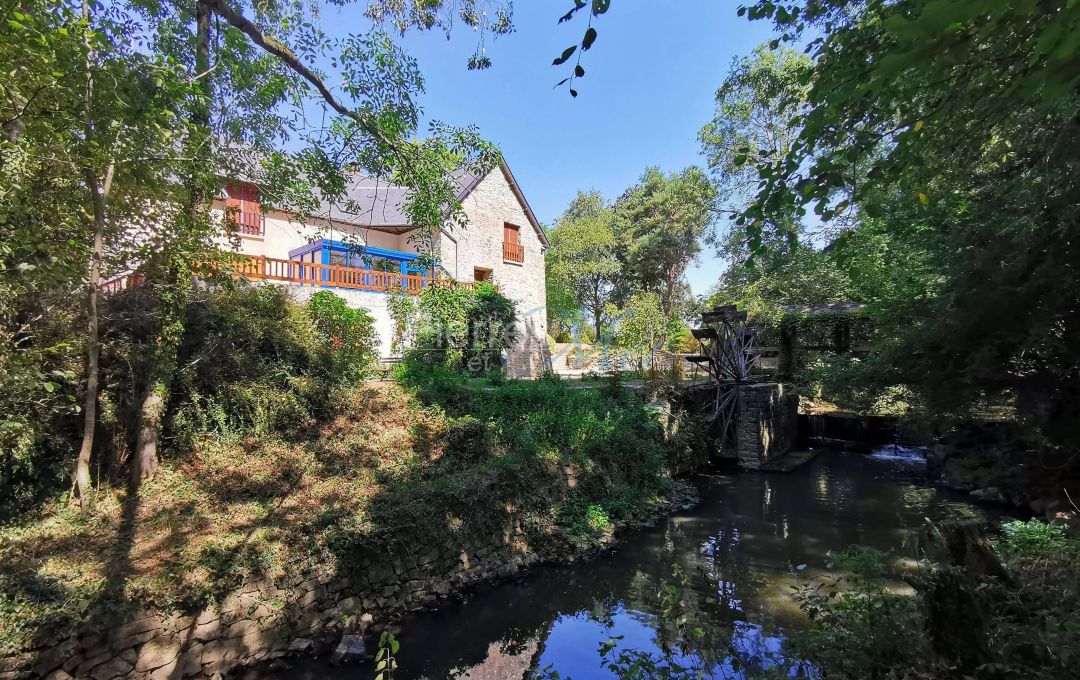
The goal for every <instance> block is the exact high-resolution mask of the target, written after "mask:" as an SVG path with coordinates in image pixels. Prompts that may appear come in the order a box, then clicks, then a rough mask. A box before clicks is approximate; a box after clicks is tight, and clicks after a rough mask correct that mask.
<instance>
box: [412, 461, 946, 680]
mask: <svg viewBox="0 0 1080 680" xmlns="http://www.w3.org/2000/svg"><path fill="white" fill-rule="evenodd" d="M962 507H967V506H962ZM947 512H948V510H947V508H946V504H945V503H942V501H941V496H940V495H939V493H938V492H937V491H935V490H934V489H929V488H925V487H919V486H917V485H914V484H912V483H910V480H905V479H899V480H898V479H896V478H895V477H890V476H889V473H888V471H887V470H883V469H882V467H881V466H880V465H866V464H864V461H863V460H862V459H859V458H855V457H830V456H829V455H828V454H825V455H823V456H821V457H819V459H818V460H817V461H815V462H814V463H811V465H810V467H808V468H805V469H804V470H803V471H800V472H796V473H794V474H791V475H777V476H765V475H763V474H738V475H731V476H724V477H720V478H717V479H716V480H715V482H714V483H713V486H712V488H711V489H707V490H706V491H705V492H704V493H703V501H702V504H701V505H700V506H699V507H698V508H697V509H696V510H695V511H693V512H692V513H690V514H689V515H684V516H680V517H672V518H669V519H668V520H667V521H665V522H664V523H663V525H662V526H661V527H658V528H657V529H655V530H653V531H646V532H643V533H641V534H638V535H637V537H629V538H628V540H627V542H626V543H625V544H624V545H623V546H622V547H621V548H620V549H619V550H618V551H617V552H615V553H612V554H610V555H606V556H602V557H599V558H598V559H596V560H593V561H589V562H583V563H580V564H577V565H574V566H573V567H570V568H567V569H551V570H538V571H536V572H534V574H533V576H532V577H531V578H530V580H529V581H528V583H527V585H504V586H500V587H498V588H496V589H495V590H493V591H492V592H490V593H488V594H477V595H475V596H474V597H473V599H472V601H471V602H470V603H469V604H468V605H467V606H464V607H462V608H460V609H459V611H457V612H456V613H454V614H447V615H446V616H443V617H441V618H440V617H439V615H438V614H436V615H434V616H433V617H432V616H430V615H429V616H428V617H426V620H428V621H432V622H433V623H428V624H422V625H423V626H424V627H425V628H426V630H425V631H424V632H421V633H420V634H419V635H418V636H417V637H418V638H420V640H417V642H416V643H414V644H416V647H413V649H418V648H419V647H420V646H423V647H424V656H426V657H427V659H431V660H432V661H431V662H426V661H425V662H424V663H423V671H424V672H425V673H427V676H428V677H429V678H433V679H434V678H444V677H447V672H446V670H447V669H448V668H458V669H472V668H474V667H480V668H484V667H485V666H484V664H492V663H494V662H495V661H498V662H500V663H502V662H505V663H510V662H509V661H508V660H506V659H504V658H502V657H514V658H521V657H523V656H527V655H526V654H525V652H527V651H529V649H534V651H533V653H532V655H531V657H530V659H529V665H530V666H532V667H533V669H534V670H535V669H536V665H537V663H539V659H540V657H541V655H544V651H545V645H547V647H548V649H547V653H546V655H545V656H546V658H547V660H548V661H551V660H552V659H555V658H566V657H565V654H566V653H567V650H565V649H558V648H557V646H558V645H576V646H575V647H574V649H575V650H576V651H577V652H584V656H583V657H582V658H585V659H587V660H588V662H595V666H593V667H591V668H582V669H580V670H579V672H578V673H573V674H572V675H573V676H574V677H591V676H593V675H595V674H596V673H597V671H598V668H599V663H600V658H599V655H598V654H597V653H596V649H595V648H594V644H595V643H594V640H593V637H588V639H584V638H582V637H580V636H579V637H577V638H575V637H574V635H569V636H567V635H566V632H567V631H568V630H571V629H570V628H561V629H560V630H561V631H562V633H563V635H562V636H561V637H560V635H559V633H558V631H557V630H556V629H557V628H558V627H559V626H561V625H563V624H566V625H567V626H571V625H574V624H576V625H580V623H581V622H582V621H588V622H591V623H590V625H589V626H587V627H586V630H588V631H589V635H590V636H595V635H602V634H604V633H608V634H611V635H620V634H622V633H623V632H625V631H628V630H629V631H632V632H633V634H634V635H636V636H637V638H636V639H637V642H638V643H640V644H641V645H643V647H644V649H643V651H646V652H650V653H659V652H660V650H661V649H662V648H663V647H664V646H665V645H669V646H674V644H675V642H676V639H677V638H678V637H679V626H678V625H677V624H676V623H675V618H676V617H666V618H662V617H659V616H658V615H659V613H660V611H661V607H660V602H659V597H658V595H657V591H658V590H659V587H660V583H661V580H662V579H667V580H669V581H670V580H671V570H672V566H673V565H674V564H678V565H680V566H681V568H682V569H683V571H684V573H685V574H686V577H687V581H688V582H687V585H686V586H685V587H683V588H681V589H680V593H679V595H680V597H679V606H678V615H677V616H686V619H687V622H686V628H688V629H693V628H701V630H702V633H703V634H702V636H701V637H700V638H699V637H692V638H690V640H689V643H690V644H689V645H688V651H689V655H690V656H692V657H693V658H694V659H696V660H697V661H698V662H700V663H701V665H702V666H704V667H707V668H710V669H712V670H714V671H715V673H714V675H715V677H720V678H738V677H742V671H741V670H740V669H747V668H761V667H767V666H770V665H774V664H777V663H781V664H783V665H789V662H788V661H787V660H786V659H783V632H782V630H779V629H778V628H777V626H783V627H788V628H790V627H791V626H793V625H797V624H798V618H797V617H798V612H797V610H796V609H795V608H794V606H793V607H791V608H788V607H784V606H782V605H783V603H781V601H780V599H782V598H784V597H786V595H785V593H786V592H787V583H788V582H789V581H790V582H797V580H798V578H801V577H793V576H792V575H791V574H790V571H791V570H792V569H793V568H794V565H798V564H803V563H807V564H810V565H811V567H815V568H816V567H823V566H824V564H825V561H826V558H825V552H826V551H827V550H833V551H837V550H843V549H845V548H847V547H848V546H849V545H851V544H853V543H859V542H862V543H865V544H867V545H871V546H874V547H877V548H880V549H889V548H899V547H900V541H901V539H902V536H903V534H904V533H905V532H906V531H916V530H921V528H922V526H923V517H931V518H937V517H941V516H942V515H943V514H945V513H947ZM793 579H794V580H793ZM778 598H779V599H778ZM784 603H786V600H785V601H784ZM417 624H419V620H417ZM592 624H596V625H595V626H594V625H592ZM553 631H554V632H553ZM575 632H576V631H575ZM553 635H555V638H557V639H559V641H558V642H554V641H552V636H553ZM642 636H644V638H643V637H642ZM414 639H415V638H414ZM421 640H422V641H421ZM643 640H644V641H643ZM492 641H498V642H497V646H496V647H494V649H495V652H496V653H493V651H492V650H493V647H492V646H491V642H492ZM531 641H535V643H536V646H535V648H531V647H528V646H527V645H528V644H530V643H531ZM581 645H586V646H587V647H588V649H587V650H586V649H584V648H583V647H581ZM403 647H404V648H406V649H408V646H407V645H405V644H404V642H403ZM429 647H430V649H429ZM407 658H408V657H407V656H406V659H407ZM418 661H420V660H418ZM582 663H586V661H583V662H582ZM488 667H492V666H488ZM478 672H479V671H478ZM811 675H812V674H811ZM401 677H403V678H415V677H417V675H408V674H402V675H401ZM460 677H463V678H468V679H469V680H473V676H460ZM475 677H477V678H480V677H483V676H479V675H477V676H475Z"/></svg>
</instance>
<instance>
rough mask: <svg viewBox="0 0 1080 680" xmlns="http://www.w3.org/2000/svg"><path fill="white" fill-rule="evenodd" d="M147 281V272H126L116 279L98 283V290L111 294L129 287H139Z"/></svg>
mask: <svg viewBox="0 0 1080 680" xmlns="http://www.w3.org/2000/svg"><path fill="white" fill-rule="evenodd" d="M145 283H146V274H140V273H138V272H136V273H134V274H124V275H123V276H118V277H116V278H115V279H111V280H109V281H106V282H105V283H102V284H98V290H100V291H101V292H102V293H103V294H105V295H109V294H111V293H119V292H120V291H122V290H127V289H128V288H138V287H139V286H142V285H144V284H145Z"/></svg>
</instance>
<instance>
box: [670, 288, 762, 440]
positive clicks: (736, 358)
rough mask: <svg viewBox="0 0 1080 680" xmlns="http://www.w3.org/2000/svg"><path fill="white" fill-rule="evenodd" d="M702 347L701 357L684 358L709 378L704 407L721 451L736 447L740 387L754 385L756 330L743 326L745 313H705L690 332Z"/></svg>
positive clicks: (726, 309)
mask: <svg viewBox="0 0 1080 680" xmlns="http://www.w3.org/2000/svg"><path fill="white" fill-rule="evenodd" d="M691 332H692V333H693V334H694V338H696V339H697V341H698V342H699V343H700V345H701V354H694V355H691V356H688V357H686V359H687V361H690V362H692V363H695V364H698V365H699V366H701V367H703V368H704V369H705V370H706V371H707V372H708V374H709V377H710V378H711V380H710V382H709V387H708V388H707V389H708V390H709V397H708V399H707V400H706V402H705V403H704V404H703V408H704V415H705V418H706V422H708V424H709V431H710V434H712V435H713V436H715V437H717V438H718V439H719V441H720V445H721V447H722V448H726V447H728V446H729V445H730V446H733V445H734V444H735V431H736V426H737V422H738V418H737V416H738V399H739V386H740V385H745V384H747V383H750V382H753V378H752V377H751V371H752V370H753V368H754V367H755V366H756V360H757V355H756V354H755V352H754V341H755V340H756V339H757V329H756V328H754V327H753V326H750V325H747V323H746V312H745V311H742V312H740V311H739V310H737V309H736V308H735V305H727V306H724V307H720V308H718V309H714V310H712V311H711V312H704V313H703V314H702V315H701V328H695V329H693V330H692V331H691Z"/></svg>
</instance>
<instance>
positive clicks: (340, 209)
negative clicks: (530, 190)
mask: <svg viewBox="0 0 1080 680" xmlns="http://www.w3.org/2000/svg"><path fill="white" fill-rule="evenodd" d="M501 169H502V172H503V174H504V175H505V177H506V180H507V182H509V184H510V188H511V189H512V190H513V192H514V194H515V195H516V196H517V199H518V200H519V201H520V202H521V205H522V208H523V209H524V210H525V214H526V216H528V218H529V222H530V223H531V224H532V226H533V229H535V230H536V233H537V235H538V236H539V237H540V241H541V242H542V243H543V244H544V245H547V243H548V241H547V235H546V234H545V233H544V230H543V227H542V226H541V225H540V222H539V221H538V220H537V219H536V216H535V215H534V214H533V211H532V208H531V207H529V203H528V201H526V200H525V196H524V195H523V194H522V193H521V189H520V187H519V186H518V184H517V180H515V179H514V175H513V173H511V172H510V168H509V167H508V166H507V165H506V163H505V162H503V163H502V164H501ZM483 179H484V177H483V176H478V175H475V174H473V173H472V172H469V171H468V170H465V169H462V170H457V171H455V172H454V173H452V174H451V177H450V180H451V182H452V183H453V184H454V185H455V186H456V187H457V190H458V191H457V199H458V200H459V201H464V200H465V199H466V198H467V197H468V196H469V194H471V193H472V192H473V190H474V189H476V187H477V186H479V185H480V182H481V181H482V180H483ZM345 195H346V197H345V199H344V200H342V201H339V202H336V203H332V204H331V203H323V204H322V206H321V207H320V210H319V212H318V213H317V214H316V216H317V217H322V218H324V219H327V220H332V221H334V222H344V223H347V224H351V225H354V226H359V227H365V228H372V229H379V230H382V231H390V232H396V233H402V232H405V231H409V230H410V229H413V225H412V224H410V222H409V216H408V215H407V214H406V213H405V203H406V201H407V200H408V198H409V190H408V189H406V188H405V187H401V186H397V185H394V184H390V183H388V182H385V181H381V180H378V179H376V178H373V177H365V176H362V175H356V176H355V179H354V181H353V182H351V183H350V184H349V185H348V186H346V188H345Z"/></svg>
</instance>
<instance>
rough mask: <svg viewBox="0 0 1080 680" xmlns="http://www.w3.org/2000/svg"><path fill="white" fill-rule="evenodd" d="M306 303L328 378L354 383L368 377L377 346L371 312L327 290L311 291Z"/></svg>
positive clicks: (376, 356)
mask: <svg viewBox="0 0 1080 680" xmlns="http://www.w3.org/2000/svg"><path fill="white" fill-rule="evenodd" d="M307 307H308V313H309V314H311V319H312V321H313V322H314V324H315V329H316V330H317V331H318V333H319V338H320V340H321V343H322V344H321V347H320V351H319V355H320V358H321V362H322V364H323V370H325V371H326V372H327V373H328V378H329V379H331V380H332V381H335V382H342V383H344V384H353V383H356V382H359V381H360V380H363V379H364V378H367V377H369V376H370V374H371V369H372V367H373V366H374V364H375V361H376V359H377V358H378V346H379V339H378V336H377V335H376V334H375V320H374V319H373V318H372V317H371V315H370V314H368V313H367V311H365V310H363V309H354V308H352V307H349V306H348V305H347V304H346V303H345V300H343V299H342V298H340V297H338V296H337V295H334V294H333V293H331V292H330V291H327V290H323V291H319V292H318V293H315V294H314V295H312V296H311V300H310V301H309V302H308V304H307Z"/></svg>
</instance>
